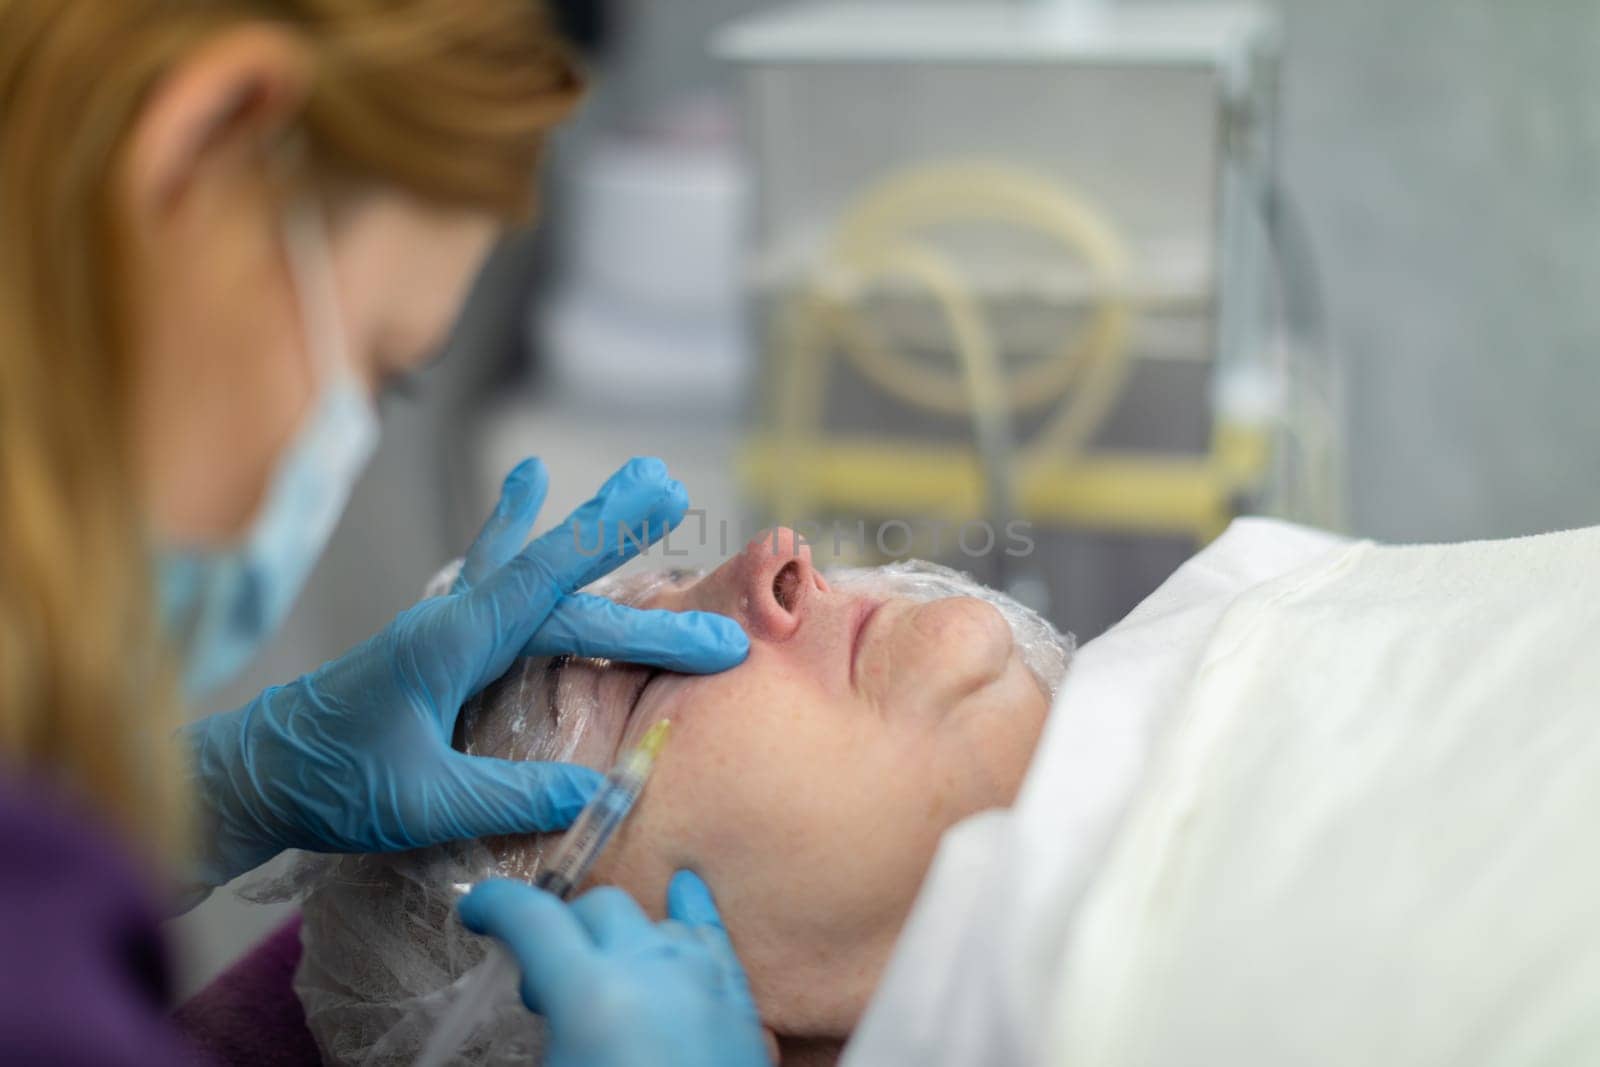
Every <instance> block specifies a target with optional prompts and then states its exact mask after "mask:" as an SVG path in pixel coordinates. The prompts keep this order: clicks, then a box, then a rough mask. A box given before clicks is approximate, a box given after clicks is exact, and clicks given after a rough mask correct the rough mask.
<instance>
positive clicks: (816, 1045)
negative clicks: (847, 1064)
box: [778, 1037, 844, 1067]
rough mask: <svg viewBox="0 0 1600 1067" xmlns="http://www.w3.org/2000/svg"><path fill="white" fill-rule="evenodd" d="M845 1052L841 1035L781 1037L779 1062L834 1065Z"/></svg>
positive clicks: (784, 1066)
mask: <svg viewBox="0 0 1600 1067" xmlns="http://www.w3.org/2000/svg"><path fill="white" fill-rule="evenodd" d="M843 1052H844V1039H843V1038H840V1037H780V1038H778V1063H779V1064H780V1065H781V1067H833V1065H834V1064H836V1063H838V1062H839V1056H840V1055H841V1054H843Z"/></svg>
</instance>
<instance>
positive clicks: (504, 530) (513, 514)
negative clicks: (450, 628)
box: [451, 457, 550, 593]
mask: <svg viewBox="0 0 1600 1067" xmlns="http://www.w3.org/2000/svg"><path fill="white" fill-rule="evenodd" d="M549 491H550V472H549V471H547V470H546V469H545V466H544V464H543V463H541V462H540V461H539V460H537V459H534V458H531V457H530V458H528V459H525V460H523V461H522V462H521V463H518V464H517V465H516V466H515V467H513V468H511V473H510V474H507V475H506V479H505V481H504V482H503V483H502V484H501V486H500V501H499V503H497V504H496V505H495V509H494V513H493V514H491V515H490V516H489V517H488V519H486V520H485V521H484V524H483V528H482V529H481V530H479V531H478V536H477V538H476V539H475V540H474V541H473V542H472V547H471V548H469V549H467V555H466V559H465V560H464V561H463V562H462V564H461V573H460V574H459V575H457V577H456V580H455V584H454V586H453V587H452V588H451V592H454V593H464V592H466V591H467V590H468V589H471V588H472V587H473V586H475V585H477V584H478V583H479V582H481V581H483V580H484V579H485V578H487V577H488V576H489V575H491V574H493V573H494V572H495V571H497V570H499V569H500V568H501V567H503V566H505V565H506V563H508V562H510V561H511V560H512V559H513V558H515V557H516V554H517V553H518V552H520V551H522V546H523V545H525V544H527V543H528V535H529V534H530V533H532V532H533V523H534V520H535V519H537V518H538V517H539V509H540V508H542V507H544V500H545V496H546V495H547V494H548V493H549Z"/></svg>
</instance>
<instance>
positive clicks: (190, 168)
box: [122, 23, 311, 214]
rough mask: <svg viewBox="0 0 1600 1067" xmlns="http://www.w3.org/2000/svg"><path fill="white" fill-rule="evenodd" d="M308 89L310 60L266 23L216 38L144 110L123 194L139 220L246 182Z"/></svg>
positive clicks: (131, 144) (182, 64)
mask: <svg viewBox="0 0 1600 1067" xmlns="http://www.w3.org/2000/svg"><path fill="white" fill-rule="evenodd" d="M310 85H311V62H310V55H309V53H308V52H307V49H306V46H305V44H304V43H303V42H302V41H301V40H300V39H299V38H297V37H296V36H295V35H294V34H292V33H290V32H288V31H286V30H284V29H281V28H278V27H275V26H270V25H267V24H265V23H254V24H250V25H246V26H241V27H238V28H236V29H232V30H227V31H224V32H222V33H219V34H217V35H216V36H215V37H212V38H211V39H210V40H208V41H206V42H205V43H204V44H202V45H200V47H199V48H197V49H196V50H195V51H193V52H192V53H191V54H189V55H188V56H186V57H185V58H183V59H182V60H180V61H179V62H178V64H177V65H176V66H175V67H174V68H173V69H172V70H171V71H169V72H168V73H167V74H166V75H165V76H164V77H163V78H162V79H161V81H160V82H158V83H157V85H156V87H155V89H154V91H153V92H152V93H151V94H150V96H149V99H147V100H146V101H145V103H144V106H143V107H142V108H141V109H140V112H139V115H138V117H137V118H136V119H135V120H134V125H133V128H132V129H131V130H130V131H129V139H128V146H127V152H126V155H125V156H124V172H123V175H122V178H123V181H124V183H125V185H124V192H125V193H127V194H128V195H129V196H131V198H132V200H133V205H134V206H135V207H136V209H137V210H139V211H140V213H141V214H143V213H148V212H154V213H157V214H164V213H166V212H167V211H169V210H171V209H172V208H173V207H174V206H175V205H176V204H178V203H179V202H181V201H182V199H183V198H184V197H185V196H186V195H188V194H190V193H191V192H193V191H194V190H195V189H196V188H197V187H199V186H201V185H202V184H203V183H206V182H211V181H219V180H220V181H225V180H229V179H232V178H236V177H239V176H242V175H243V174H244V173H245V171H244V168H246V167H254V166H256V165H258V164H259V161H260V158H261V151H262V149H263V148H264V147H265V146H266V145H267V144H269V143H270V142H271V141H272V140H273V139H274V138H275V137H276V136H277V135H278V134H281V133H282V132H283V131H284V130H285V129H286V128H287V127H288V126H289V125H290V124H291V123H292V122H293V121H294V120H295V118H296V116H297V115H298V113H299V111H300V107H301V105H302V104H303V103H304V101H305V97H306V94H307V92H308V91H309V90H310Z"/></svg>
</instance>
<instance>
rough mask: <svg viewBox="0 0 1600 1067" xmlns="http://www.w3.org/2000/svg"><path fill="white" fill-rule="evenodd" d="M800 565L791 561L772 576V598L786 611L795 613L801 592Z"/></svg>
mask: <svg viewBox="0 0 1600 1067" xmlns="http://www.w3.org/2000/svg"><path fill="white" fill-rule="evenodd" d="M800 579H801V574H800V564H799V563H798V562H797V561H795V560H790V561H789V562H788V563H785V564H784V565H783V566H781V567H779V568H778V573H777V574H774V575H773V576H772V598H773V599H774V600H776V601H777V602H778V606H779V607H781V608H782V609H783V610H784V611H793V610H794V605H795V598H796V595H797V594H798V593H799V591H800Z"/></svg>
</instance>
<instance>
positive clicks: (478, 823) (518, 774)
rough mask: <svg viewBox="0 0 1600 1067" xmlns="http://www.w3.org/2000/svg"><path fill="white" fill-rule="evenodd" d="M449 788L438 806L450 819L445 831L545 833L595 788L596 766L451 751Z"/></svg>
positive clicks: (562, 823)
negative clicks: (502, 757)
mask: <svg viewBox="0 0 1600 1067" xmlns="http://www.w3.org/2000/svg"><path fill="white" fill-rule="evenodd" d="M451 762H452V765H453V766H452V770H453V771H454V772H455V773H454V774H452V775H451V777H450V782H451V785H450V790H451V792H452V793H453V794H454V795H453V796H451V797H449V798H448V801H447V803H444V804H441V805H440V806H439V807H440V809H441V810H445V811H449V812H450V814H451V821H452V823H453V824H454V825H452V826H451V827H450V828H449V833H448V836H449V837H452V838H463V837H489V836H494V835H497V834H533V833H550V832H552V831H555V830H565V829H566V828H567V827H568V826H570V825H572V820H573V819H576V818H577V817H578V812H580V811H582V810H583V806H584V805H585V804H587V803H588V802H589V800H590V799H591V798H592V797H593V796H594V794H595V791H596V790H597V789H599V788H600V783H601V782H602V781H604V777H603V776H602V775H601V774H600V772H598V771H595V770H592V769H591V768H588V767H580V766H578V765H577V764H575V763H542V762H535V761H528V760H508V759H494V758H491V757H489V756H468V755H466V754H465V753H459V752H458V753H455V754H453V756H452V757H451Z"/></svg>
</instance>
